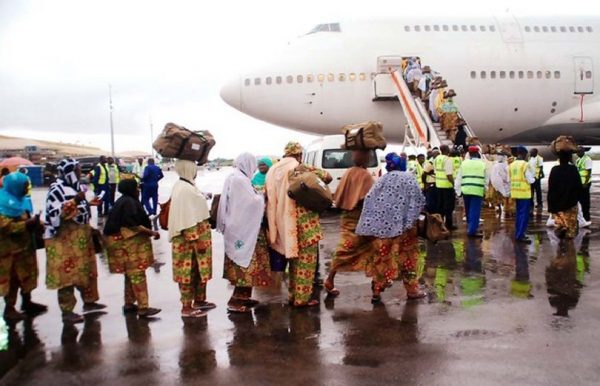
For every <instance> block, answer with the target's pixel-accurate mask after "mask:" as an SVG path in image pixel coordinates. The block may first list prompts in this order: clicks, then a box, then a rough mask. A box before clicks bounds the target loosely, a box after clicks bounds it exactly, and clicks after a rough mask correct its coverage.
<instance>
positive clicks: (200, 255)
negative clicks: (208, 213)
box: [172, 221, 212, 284]
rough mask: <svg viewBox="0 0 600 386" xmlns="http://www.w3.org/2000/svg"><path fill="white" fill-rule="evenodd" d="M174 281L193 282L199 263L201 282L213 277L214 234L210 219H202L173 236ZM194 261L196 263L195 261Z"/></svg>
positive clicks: (181, 282) (204, 282)
mask: <svg viewBox="0 0 600 386" xmlns="http://www.w3.org/2000/svg"><path fill="white" fill-rule="evenodd" d="M172 252H173V281H175V282H176V283H180V284H191V283H192V274H194V273H195V272H194V270H193V269H192V266H196V264H197V267H198V269H197V273H199V280H200V283H203V284H206V283H207V282H208V281H209V280H210V279H211V278H212V234H211V227H210V223H209V222H208V221H202V222H199V223H198V224H196V225H195V226H193V227H191V228H188V229H185V230H183V231H182V232H181V234H180V235H178V236H175V237H173V240H172ZM194 261H195V262H196V263H194Z"/></svg>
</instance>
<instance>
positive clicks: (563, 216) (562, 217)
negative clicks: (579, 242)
mask: <svg viewBox="0 0 600 386" xmlns="http://www.w3.org/2000/svg"><path fill="white" fill-rule="evenodd" d="M577 212H578V207H577V206H574V207H572V208H571V209H568V210H563V211H560V212H558V213H554V214H552V217H553V218H554V224H555V227H556V229H557V230H558V231H565V232H566V234H565V236H566V237H567V238H569V239H572V238H575V236H577V232H578V231H579V223H578V221H577Z"/></svg>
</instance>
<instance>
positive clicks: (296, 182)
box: [288, 166, 333, 212]
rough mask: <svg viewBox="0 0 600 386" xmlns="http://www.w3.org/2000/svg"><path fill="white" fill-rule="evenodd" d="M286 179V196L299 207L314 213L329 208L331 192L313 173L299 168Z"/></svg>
mask: <svg viewBox="0 0 600 386" xmlns="http://www.w3.org/2000/svg"><path fill="white" fill-rule="evenodd" d="M288 178H289V183H290V186H289V189H288V196H289V197H290V198H291V199H292V200H294V201H296V202H297V203H298V204H299V205H302V206H303V207H305V208H306V209H309V210H312V211H315V212H323V211H325V210H327V209H329V208H331V205H332V204H333V195H332V194H331V190H329V187H328V186H327V185H326V184H325V183H324V182H323V181H322V180H321V179H320V178H319V177H318V176H317V175H316V174H315V173H313V172H311V171H309V170H308V169H306V168H304V167H302V166H299V167H297V168H296V169H294V170H292V171H291V172H290V174H289V177H288Z"/></svg>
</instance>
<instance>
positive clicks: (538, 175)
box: [529, 148, 544, 210]
mask: <svg viewBox="0 0 600 386" xmlns="http://www.w3.org/2000/svg"><path fill="white" fill-rule="evenodd" d="M529 167H530V168H531V170H533V171H534V177H535V182H534V183H533V184H531V206H532V208H533V200H534V198H535V204H536V205H535V207H536V208H537V209H542V207H543V202H542V178H544V159H543V158H542V156H541V155H539V154H538V149H535V148H534V149H531V150H530V151H529ZM534 194H535V197H533V196H534ZM532 210H533V209H532Z"/></svg>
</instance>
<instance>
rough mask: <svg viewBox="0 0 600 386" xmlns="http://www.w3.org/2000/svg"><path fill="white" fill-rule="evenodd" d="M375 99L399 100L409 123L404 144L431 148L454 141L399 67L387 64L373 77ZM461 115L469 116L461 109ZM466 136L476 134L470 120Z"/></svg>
mask: <svg viewBox="0 0 600 386" xmlns="http://www.w3.org/2000/svg"><path fill="white" fill-rule="evenodd" d="M373 82H374V87H373V90H374V92H375V95H374V97H373V101H374V102H378V101H399V102H400V105H401V107H402V113H403V114H404V117H405V118H406V121H407V125H406V131H405V136H404V143H403V148H406V147H414V148H425V149H431V148H434V147H439V146H440V145H448V146H450V147H452V146H453V145H454V144H453V142H452V141H451V140H450V139H449V138H448V136H447V135H446V132H445V131H443V130H442V129H441V126H440V124H439V123H437V122H433V121H432V120H431V117H430V116H429V112H428V111H427V110H426V108H425V105H424V104H423V102H422V101H421V98H419V97H416V96H414V95H412V93H411V92H410V90H409V88H408V85H407V84H406V81H405V80H404V77H403V76H402V74H401V72H400V69H399V68H394V67H388V68H387V71H384V72H381V69H380V72H379V73H377V74H376V75H375V79H374V80H373ZM458 115H459V118H462V119H463V120H464V121H465V122H466V120H465V119H464V117H462V115H461V114H460V113H459V114H458ZM465 130H466V132H467V136H469V137H474V136H475V134H474V132H473V130H472V129H471V127H469V125H468V123H467V124H466V125H465Z"/></svg>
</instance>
